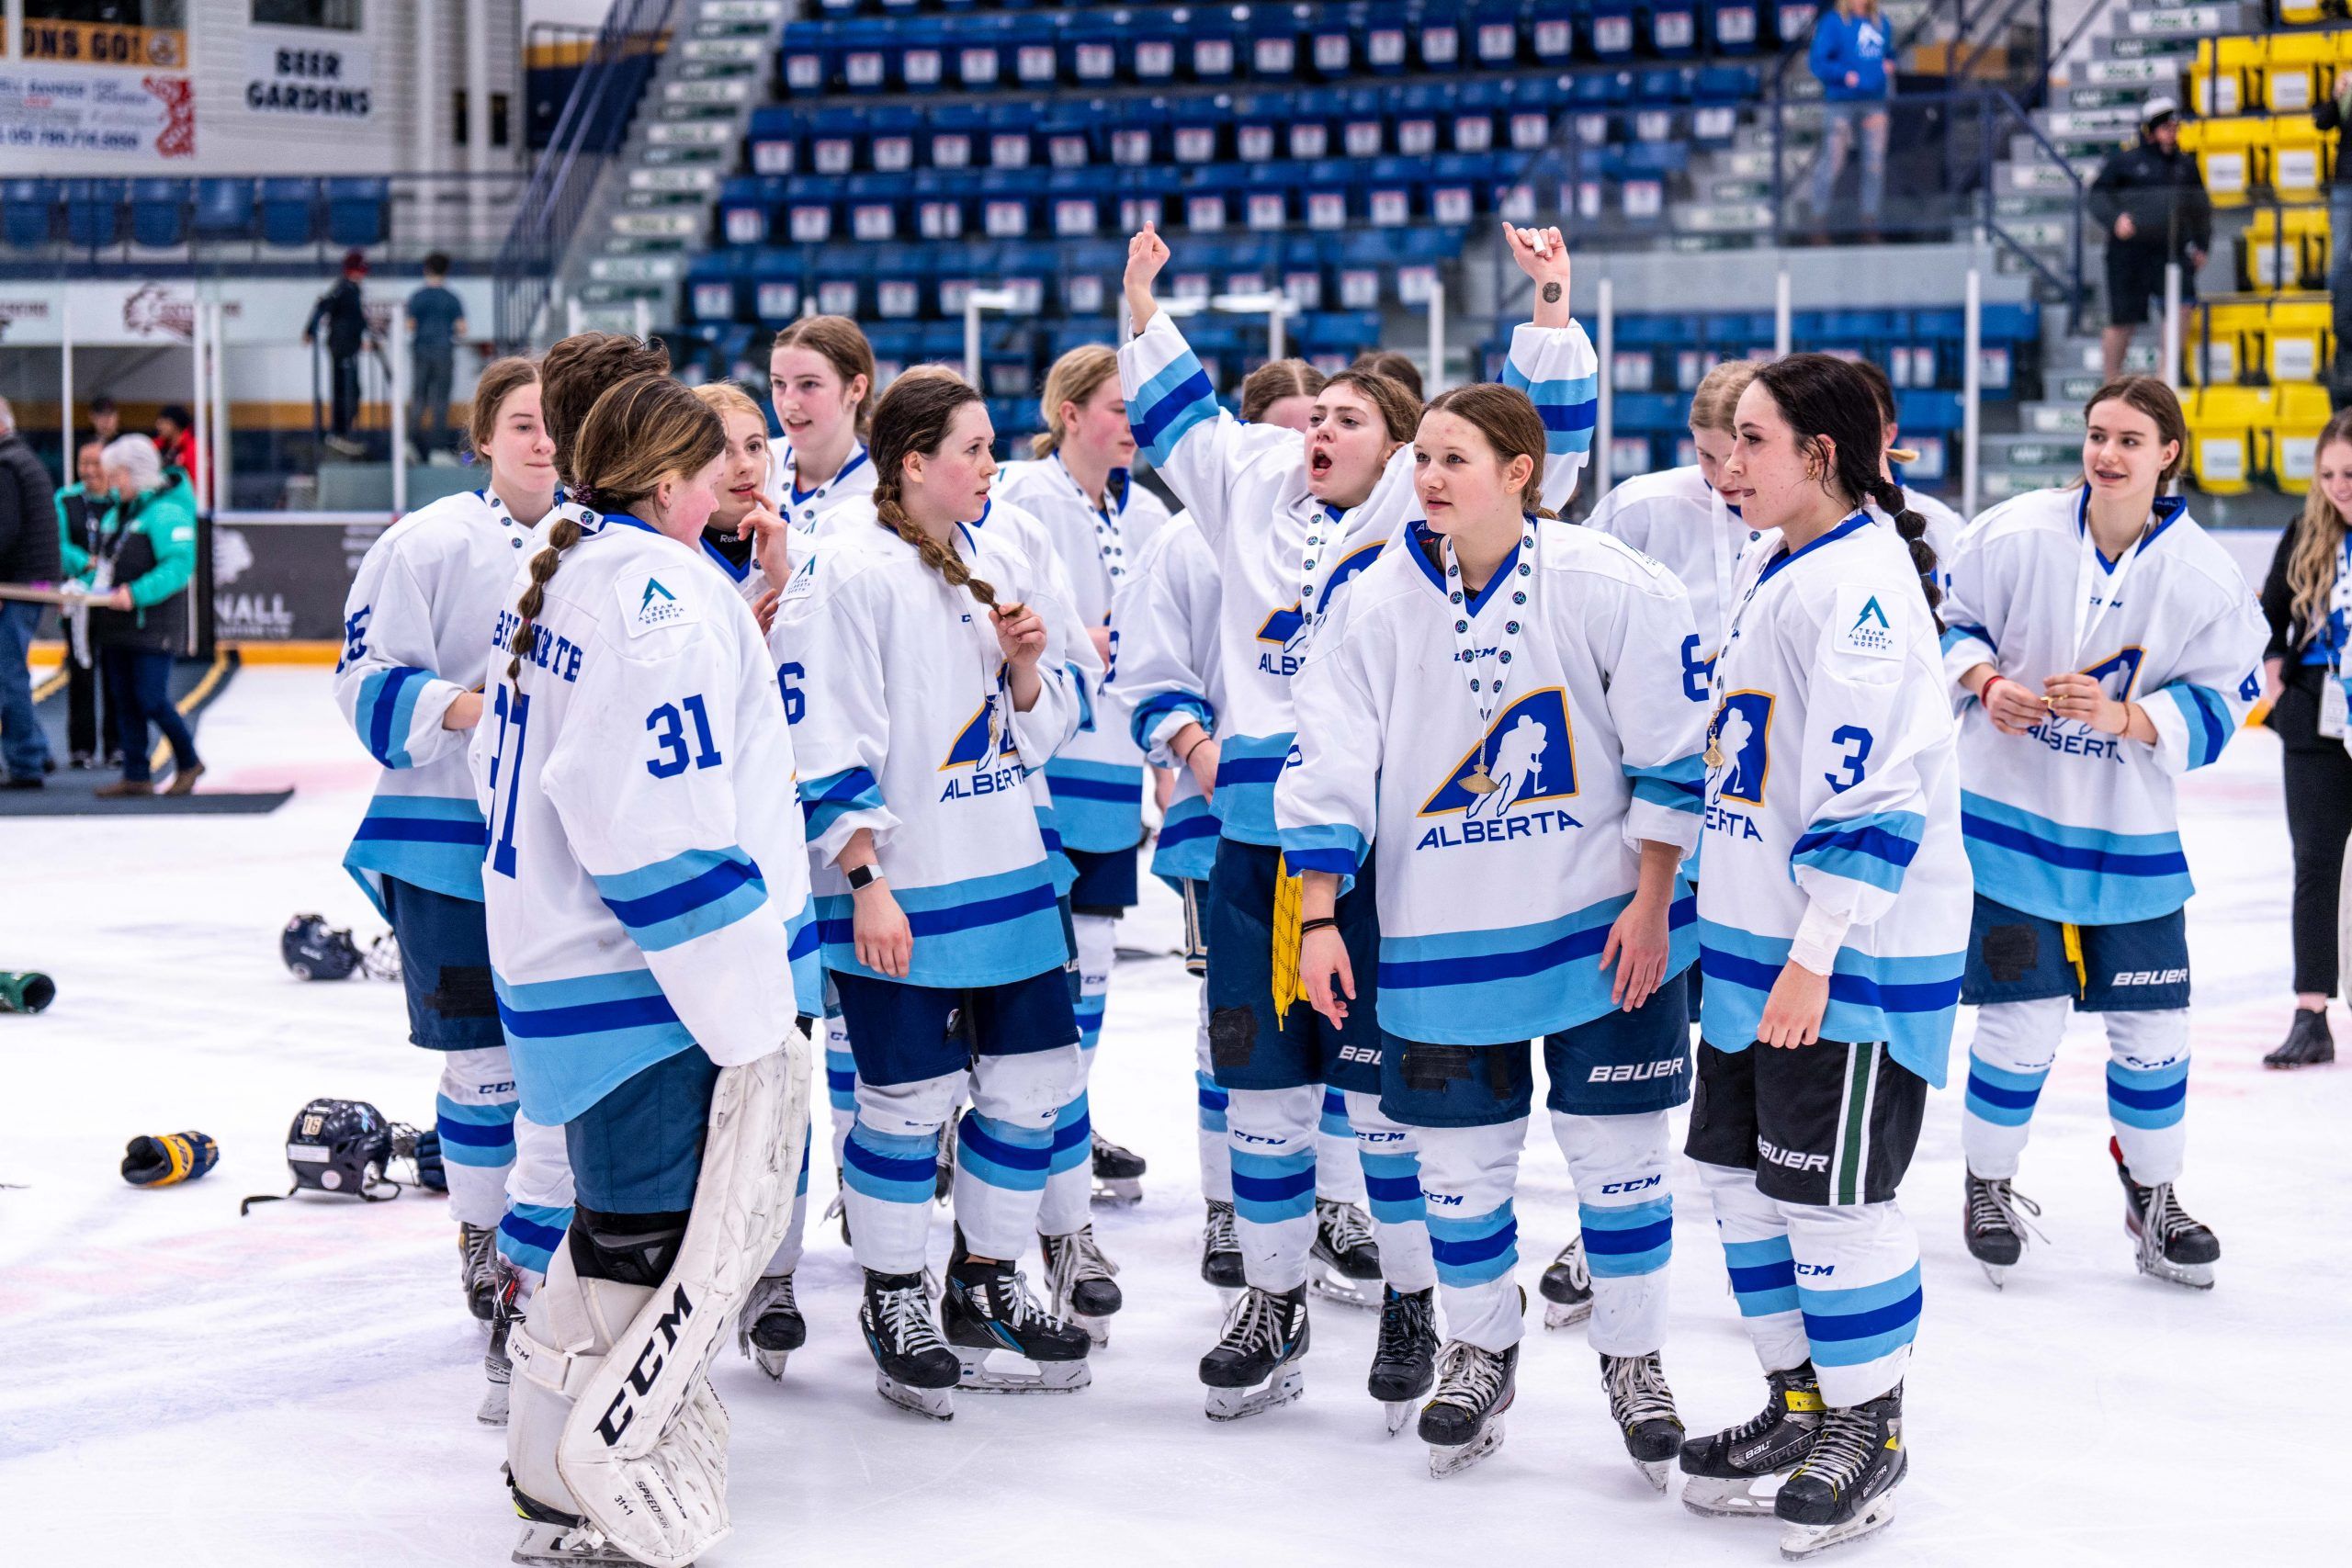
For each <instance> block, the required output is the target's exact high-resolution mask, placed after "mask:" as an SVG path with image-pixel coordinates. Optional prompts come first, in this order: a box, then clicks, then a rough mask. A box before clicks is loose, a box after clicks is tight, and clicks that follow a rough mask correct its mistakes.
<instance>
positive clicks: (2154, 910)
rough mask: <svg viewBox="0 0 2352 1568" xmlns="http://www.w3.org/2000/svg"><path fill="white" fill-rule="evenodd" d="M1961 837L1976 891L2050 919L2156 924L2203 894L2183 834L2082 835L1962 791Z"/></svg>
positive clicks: (2090, 832) (2095, 923) (2084, 832)
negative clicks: (2192, 871)
mask: <svg viewBox="0 0 2352 1568" xmlns="http://www.w3.org/2000/svg"><path fill="white" fill-rule="evenodd" d="M1960 830H1961V834H1962V839H1963V840H1965V842H1966V843H1967V845H1968V864H1969V868H1970V869H1971V870H1972V871H1973V872H1974V873H1975V874H1976V890H1977V891H1978V892H1979V893H1982V894H1983V895H1985V897H1987V898H1991V899H1994V900H1995V901H1996V902H1998V903H2003V904H2007V906H2009V908H2013V909H2023V910H2024V911H2025V912H2026V913H2027V914H2029V915H2040V916H2041V918H2042V919H2046V920H2060V921H2070V922H2072V923H2074V924H2075V925H2084V926H2114V925H2128V924H2130V923H2131V922H2132V921H2134V920H2152V919H2155V918H2156V917H2157V916H2158V915H2169V914H2171V913H2172V912H2173V911H2174V910H2175V909H2177V908H2180V907H2181V906H2182V905H2183V904H2186V903H2188V896H2189V895H2190V894H2191V893H2193V892H2195V891H2196V890H2197V889H2196V885H2195V884H2194V883H2192V882H2191V881H2190V880H2189V876H2188V856H2187V855H2185V854H2183V853H2182V852H2181V848H2180V835H2179V834H2178V833H2170V832H2167V833H2110V832H2108V831H2107V830H2106V829H2100V828H2076V827H2073V826H2071V825H2069V824H2067V823H2064V822H2055V821H2052V819H2051V818H2047V817H2042V816H2039V815H2037V814H2035V813H2034V812H2030V811H2027V810H2024V809H2023V808H2021V807H2015V806H2010V805H2007V804H2006V803H2004V802H2002V801H1998V800H1995V799H1993V798H1992V797H1991V796H1990V795H1974V794H1972V793H1970V792H1969V791H1967V790H1962V791H1961V792H1960Z"/></svg>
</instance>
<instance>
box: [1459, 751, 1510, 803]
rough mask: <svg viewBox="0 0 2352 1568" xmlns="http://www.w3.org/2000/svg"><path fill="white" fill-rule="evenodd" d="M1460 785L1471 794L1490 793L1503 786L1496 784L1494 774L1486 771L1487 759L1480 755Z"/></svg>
mask: <svg viewBox="0 0 2352 1568" xmlns="http://www.w3.org/2000/svg"><path fill="white" fill-rule="evenodd" d="M1462 787H1463V788H1464V789H1466V790H1468V791H1469V792H1470V793H1471V794H1472V795H1492V794H1494V793H1495V791H1497V790H1498V789H1500V788H1502V787H1503V786H1502V785H1500V784H1497V783H1496V782H1495V780H1494V775H1493V774H1491V773H1487V760H1486V759H1485V758H1484V757H1481V758H1479V759H1478V761H1477V763H1476V766H1474V767H1473V768H1472V769H1471V770H1470V774H1469V776H1468V777H1467V778H1465V779H1464V780H1463V781H1462Z"/></svg>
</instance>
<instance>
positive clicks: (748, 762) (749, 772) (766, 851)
mask: <svg viewBox="0 0 2352 1568" xmlns="http://www.w3.org/2000/svg"><path fill="white" fill-rule="evenodd" d="M725 450H726V434H725V431H724V429H723V428H722V426H721V424H720V423H719V420H718V416H717V415H716V414H714V413H712V412H710V411H709V410H708V409H707V408H706V407H704V406H703V404H702V403H701V402H699V401H698V400H696V399H695V397H694V395H693V394H692V393H691V392H689V391H687V390H686V389H684V387H681V386H679V385H678V384H677V383H676V382H674V381H673V380H671V379H669V378H667V377H662V376H646V377H639V378H632V379H628V380H625V381H623V382H621V383H620V384H618V385H617V386H615V387H613V388H611V389H608V390H607V391H606V392H605V395H604V396H603V397H602V398H600V399H598V400H597V401H596V404H595V407H594V409H593V410H592V411H591V412H590V413H589V415H588V417H587V420H586V422H585V423H583V424H582V427H581V429H580V431H579V433H578V437H577V440H576V443H575V445H574V447H573V450H572V453H571V471H572V474H573V477H574V478H575V479H576V480H577V481H578V485H579V491H580V499H581V501H582V502H583V503H584V504H586V505H588V506H590V507H593V508H594V513H592V514H590V515H588V516H587V517H585V519H584V520H583V519H582V518H578V517H575V516H572V515H571V514H569V513H567V514H564V515H562V516H560V517H559V518H558V520H557V521H556V522H555V524H554V525H553V526H552V527H550V528H549V529H548V532H547V534H546V536H545V545H544V547H543V548H541V549H539V550H538V551H537V553H536V554H533V555H531V556H530V557H528V558H527V559H526V560H525V561H523V562H522V563H521V565H520V569H519V570H518V571H517V572H516V574H515V578H514V579H513V580H512V586H513V588H514V589H515V594H516V597H515V600H514V602H513V607H512V608H511V609H510V610H508V611H507V612H506V613H505V614H503V615H500V616H499V617H498V618H497V635H498V640H499V643H500V646H501V647H502V648H503V649H507V650H510V651H511V657H510V658H507V659H505V660H501V661H499V662H498V663H497V665H496V667H495V670H494V671H493V674H494V677H495V680H496V684H495V685H494V687H493V688H492V695H491V702H490V708H491V712H490V715H489V716H487V717H486V718H485V719H484V721H483V724H482V727H481V736H480V738H479V740H478V743H477V745H476V747H475V754H474V768H475V774H474V776H475V779H476V781H477V784H478V787H479V788H480V790H481V795H482V798H483V799H484V800H485V802H486V803H487V807H488V818H489V839H490V846H489V854H488V856H487V857H486V859H485V861H484V863H483V874H482V875H483V885H484V891H485V892H486V894H487V896H488V912H489V919H490V958H491V964H492V968H493V969H494V971H495V975H494V984H495V986H496V987H497V1000H498V1007H499V1011H500V1014H501V1016H502V1018H503V1021H504V1025H505V1029H506V1032H507V1036H508V1038H509V1040H510V1041H511V1042H512V1043H513V1048H514V1053H515V1069H516V1076H517V1077H518V1079H519V1081H520V1083H521V1087H522V1091H523V1100H524V1104H525V1108H526V1113H527V1114H529V1115H530V1116H531V1117H532V1119H533V1120H535V1121H538V1122H546V1123H548V1124H549V1125H556V1124H562V1126H563V1130H564V1138H565V1142H566V1145H567V1146H568V1148H569V1150H570V1153H571V1167H572V1172H573V1177H574V1179H575V1181H576V1182H577V1185H578V1189H579V1205H580V1206H579V1209H578V1211H577V1213H576V1216H575V1219H574V1223H573V1224H572V1227H571V1235H570V1237H569V1238H568V1240H567V1243H566V1245H565V1246H563V1247H560V1248H558V1249H557V1251H556V1255H555V1258H554V1261H553V1263H552V1265H551V1266H550V1268H549V1269H548V1277H547V1281H546V1283H545V1284H543V1285H542V1286H541V1287H540V1289H539V1292H538V1295H537V1298H536V1299H534V1301H533V1302H532V1303H531V1311H530V1314H529V1316H528V1317H527V1318H526V1319H525V1321H524V1323H523V1325H521V1327H520V1328H519V1329H518V1330H517V1332H516V1333H515V1337H514V1344H515V1391H514V1420H513V1421H512V1423H511V1424H510V1425H509V1427H508V1429H507V1463H508V1473H509V1478H510V1487H511V1490H512V1492H513V1494H514V1501H515V1508H516V1511H517V1512H519V1513H520V1514H521V1515H522V1517H523V1519H524V1521H525V1526H524V1536H523V1540H522V1542H521V1544H520V1546H519V1547H518V1548H517V1550H516V1551H515V1560H516V1561H517V1562H565V1563H570V1562H582V1561H590V1562H648V1563H655V1564H664V1565H675V1564H683V1563H684V1562H688V1561H689V1560H691V1559H692V1558H694V1557H695V1556H696V1555H697V1554H698V1553H699V1552H701V1551H706V1550H707V1549H708V1548H709V1547H710V1546H711V1545H712V1544H714V1543H715V1542H716V1541H717V1540H719V1539H720V1538H722V1537H723V1536H724V1535H725V1534H726V1531H727V1529H728V1522H727V1499H726V1447H727V1426H726V1416H725V1414H724V1412H723V1411H721V1409H720V1408H719V1405H718V1399H717V1396H716V1395H715V1394H713V1393H712V1392H711V1390H710V1387H709V1384H708V1382H707V1381H706V1375H705V1370H706V1368H707V1365H708V1363H709V1359H710V1354H711V1351H712V1349H713V1348H714V1346H715V1344H716V1343H717V1341H718V1338H719V1337H721V1336H723V1335H724V1334H725V1333H726V1332H727V1330H728V1327H729V1324H730V1322H731V1320H732V1319H733V1317H734V1315H735V1314H736V1311H737V1309H738V1308H739V1307H741V1304H742V1302H743V1299H744V1295H745V1293H746V1292H747V1291H748V1290H749V1288H750V1286H751V1284H752V1279H753V1277H754V1276H755V1274H756V1272H757V1270H758V1268H759V1266H760V1264H761V1263H762V1262H763V1260H764V1259H765V1258H767V1257H768V1256H769V1254H770V1253H771V1252H772V1251H773V1250H774V1248H775V1244H776V1242H777V1239H778V1238H779V1237H780V1236H781V1235H782V1234H783V1232H784V1228H785V1224H786V1216H787V1215H788V1213H790V1210H791V1207H792V1190H793V1179H794V1175H795V1173H796V1172H797V1170H798V1168H799V1165H800V1154H801V1149H800V1146H799V1145H800V1144H801V1141H802V1139H803V1137H804V1129H805V1127H806V1124H807V1117H808V1079H809V1074H808V1063H809V1053H808V1047H807V1045H806V1043H804V1041H803V1040H802V1037H801V1035H800V1033H799V1031H798V1030H797V1028H796V1026H795V1014H796V1012H814V1011H815V1010H816V1008H817V1005H818V1001H817V996H816V988H817V969H816V953H815V935H816V933H815V929H814V924H813V921H812V919H811V911H810V908H809V883H808V863H807V859H806V857H807V853H808V851H807V845H806V842H805V840H804V839H803V837H802V832H801V819H800V812H799V809H798V803H797V799H796V797H795V795H794V794H793V792H791V791H789V790H787V789H785V788H781V787H779V785H780V783H781V781H784V780H788V779H790V778H792V777H793V776H794V773H795V770H794V763H793V754H792V739H791V736H790V733H789V731H788V729H787V728H786V720H785V715H784V706H783V704H782V702H781V701H780V699H779V696H778V692H777V682H776V671H775V663H774V661H773V660H771V659H770V658H769V656H768V652H767V649H766V647H765V645H764V643H763V641H762V639H761V637H760V633H759V628H758V626H756V625H755V624H754V623H753V621H752V615H751V612H750V611H749V609H747V608H746V607H745V606H744V605H743V604H742V603H741V600H740V599H739V598H738V597H737V595H736V594H735V593H734V592H733V591H732V589H731V587H730V586H729V584H728V583H727V582H726V581H724V580H723V579H722V578H720V577H719V576H718V574H717V573H716V572H714V571H712V570H710V569H709V567H708V566H707V564H706V560H705V558H704V556H703V553H702V548H701V540H702V533H703V527H704V524H705V522H706V520H707V518H708V516H709V514H710V513H711V510H712V509H713V508H714V507H715V506H716V505H717V504H718V494H717V490H716V487H717V484H718V476H719V471H720V468H721V463H722V459H723V457H724V454H725ZM787 975H788V976H790V977H789V979H787V978H786V976H787Z"/></svg>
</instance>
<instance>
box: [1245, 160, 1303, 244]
mask: <svg viewBox="0 0 2352 1568" xmlns="http://www.w3.org/2000/svg"><path fill="white" fill-rule="evenodd" d="M1299 191H1300V171H1299V169H1298V166H1297V165H1296V164H1292V163H1290V162H1289V161H1287V160H1284V161H1283V162H1281V163H1272V164H1250V165H1248V168H1247V172H1246V174H1245V175H1244V177H1243V185H1242V189H1241V221H1242V223H1243V225H1244V226H1245V227H1247V228H1248V229H1249V230H1250V231H1252V232H1253V233H1262V232H1268V231H1280V230H1283V229H1286V228H1288V227H1289V226H1290V224H1291V222H1292V221H1293V220H1294V219H1295V216H1296V214H1297V209H1298V206H1299V200H1300V198H1299Z"/></svg>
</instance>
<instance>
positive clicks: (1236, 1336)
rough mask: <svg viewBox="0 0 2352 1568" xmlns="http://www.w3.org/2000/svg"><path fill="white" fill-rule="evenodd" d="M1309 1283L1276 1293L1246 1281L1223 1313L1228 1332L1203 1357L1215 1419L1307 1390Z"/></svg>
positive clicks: (1258, 1410)
mask: <svg viewBox="0 0 2352 1568" xmlns="http://www.w3.org/2000/svg"><path fill="white" fill-rule="evenodd" d="M1306 1343H1307V1324H1306V1286H1304V1285H1300V1286H1298V1287H1297V1288H1296V1289H1295V1290H1289V1291H1284V1292H1281V1293H1280V1294H1276V1293H1275V1292H1272V1291H1261V1290H1260V1289H1258V1288H1257V1287H1256V1286H1255V1285H1250V1286H1246V1287H1244V1289H1243V1290H1242V1292H1241V1294H1240V1295H1239V1296H1238V1297H1237V1298H1235V1300H1234V1303H1233V1306H1232V1308H1231V1309H1230V1310H1229V1311H1227V1313H1226V1314H1225V1332H1224V1334H1223V1336H1222V1337H1219V1338H1218V1340H1217V1342H1216V1348H1214V1349H1212V1350H1211V1351H1210V1352H1209V1353H1208V1354H1207V1355H1205V1356H1204V1357H1202V1358H1201V1382H1203V1383H1204V1384H1206V1385H1207V1387H1208V1402H1207V1412H1208V1418H1209V1419H1210V1420H1212V1421H1238V1420H1240V1419H1241V1418H1242V1417H1243V1416H1257V1415H1261V1414H1263V1413H1264V1412H1266V1411H1269V1410H1272V1409H1273V1408H1274V1407H1275V1406H1276V1405H1280V1404H1289V1403H1290V1402H1291V1401H1292V1400H1294V1399H1296V1398H1297V1397H1298V1396H1299V1395H1300V1394H1301V1393H1305V1392H1306V1372H1305V1371H1304V1370H1303V1369H1302V1368H1301V1367H1300V1366H1299V1361H1300V1360H1301V1359H1303V1358H1304V1357H1305V1356H1306Z"/></svg>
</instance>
